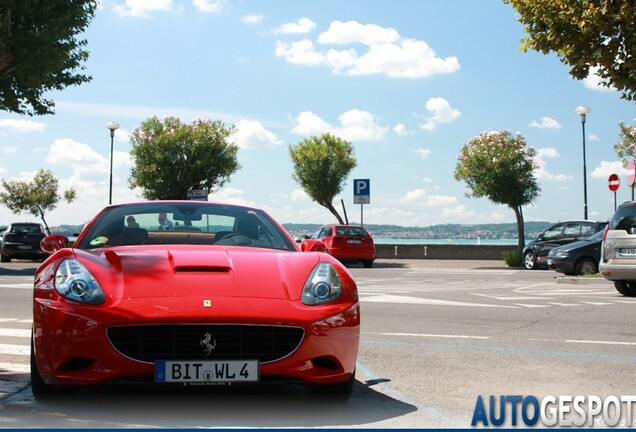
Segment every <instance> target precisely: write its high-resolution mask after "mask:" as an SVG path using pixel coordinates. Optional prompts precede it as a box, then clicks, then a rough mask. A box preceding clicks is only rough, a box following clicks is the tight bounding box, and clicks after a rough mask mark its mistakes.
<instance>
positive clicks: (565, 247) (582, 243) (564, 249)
mask: <svg viewBox="0 0 636 432" xmlns="http://www.w3.org/2000/svg"><path fill="white" fill-rule="evenodd" d="M595 243H601V242H600V240H588V239H584V240H579V241H575V242H573V243H568V244H565V245H563V246H559V247H556V248H554V249H552V250H551V251H550V253H549V254H548V255H554V254H556V253H557V252H572V251H573V250H575V249H578V248H582V247H585V246H590V245H593V244H595Z"/></svg>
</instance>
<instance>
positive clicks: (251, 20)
mask: <svg viewBox="0 0 636 432" xmlns="http://www.w3.org/2000/svg"><path fill="white" fill-rule="evenodd" d="M241 21H243V23H244V24H260V23H262V22H263V15H253V14H250V15H245V16H244V17H243V18H241Z"/></svg>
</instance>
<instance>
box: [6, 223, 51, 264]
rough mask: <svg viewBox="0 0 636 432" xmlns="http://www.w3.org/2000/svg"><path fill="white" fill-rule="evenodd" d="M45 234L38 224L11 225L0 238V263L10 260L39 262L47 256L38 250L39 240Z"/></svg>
mask: <svg viewBox="0 0 636 432" xmlns="http://www.w3.org/2000/svg"><path fill="white" fill-rule="evenodd" d="M45 236H46V234H45V233H44V230H43V229H42V225H40V224H38V223H30V222H19V223H12V224H10V225H9V226H7V228H6V229H5V230H4V232H3V233H2V237H1V238H0V262H11V259H13V258H16V259H32V260H40V259H44V258H46V257H47V256H48V254H47V253H46V252H44V251H43V250H42V249H40V240H42V239H43V238H44V237H45Z"/></svg>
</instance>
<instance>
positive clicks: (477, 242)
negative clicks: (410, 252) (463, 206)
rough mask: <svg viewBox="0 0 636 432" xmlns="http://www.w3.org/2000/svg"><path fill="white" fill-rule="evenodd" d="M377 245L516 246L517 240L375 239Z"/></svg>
mask: <svg viewBox="0 0 636 432" xmlns="http://www.w3.org/2000/svg"><path fill="white" fill-rule="evenodd" d="M373 241H374V242H375V244H395V245H418V244H422V245H431V244H435V245H447V244H451V245H484V246H493V245H501V246H508V245H513V246H514V245H516V244H517V243H518V242H517V239H480V238H478V237H476V238H473V239H400V238H382V237H373Z"/></svg>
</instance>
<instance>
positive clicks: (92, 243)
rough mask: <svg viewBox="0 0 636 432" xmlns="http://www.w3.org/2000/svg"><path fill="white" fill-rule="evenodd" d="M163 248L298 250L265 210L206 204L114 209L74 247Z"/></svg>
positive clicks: (139, 204) (105, 212)
mask: <svg viewBox="0 0 636 432" xmlns="http://www.w3.org/2000/svg"><path fill="white" fill-rule="evenodd" d="M161 244H168V245H216V246H249V247H258V248H268V249H280V250H290V251H295V250H296V248H295V246H294V244H293V243H292V242H291V241H290V240H289V239H288V237H287V236H286V235H285V234H284V233H283V232H282V230H281V229H280V228H279V226H278V225H277V224H276V223H275V222H274V221H273V220H272V219H271V218H270V217H269V216H268V215H267V214H266V213H265V212H263V211H262V210H257V209H253V208H248V207H242V206H233V205H222V204H212V203H208V202H204V201H184V202H147V203H138V204H125V205H120V206H113V207H109V208H107V209H105V210H104V211H103V212H102V213H101V214H100V215H99V216H98V217H97V218H96V220H95V221H93V222H92V223H91V225H90V226H89V227H88V228H87V230H86V232H83V233H82V234H81V236H80V238H79V239H78V242H76V243H75V246H74V247H76V248H79V249H96V248H101V247H112V246H133V245H161Z"/></svg>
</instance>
